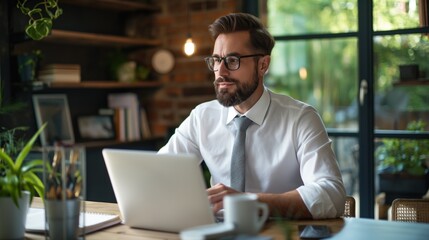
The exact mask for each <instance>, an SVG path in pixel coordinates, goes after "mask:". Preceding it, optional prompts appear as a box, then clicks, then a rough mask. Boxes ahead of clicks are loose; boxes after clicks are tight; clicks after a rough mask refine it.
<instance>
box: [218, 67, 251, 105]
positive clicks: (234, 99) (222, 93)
mask: <svg viewBox="0 0 429 240" xmlns="http://www.w3.org/2000/svg"><path fill="white" fill-rule="evenodd" d="M221 82H231V83H234V84H235V86H236V88H237V89H236V90H235V91H233V92H229V91H228V89H219V87H218V83H221ZM214 85H215V91H216V98H217V100H218V101H219V103H220V104H222V105H223V106H225V107H231V106H235V105H238V104H240V103H242V102H244V101H246V100H247V99H248V98H249V97H250V96H251V95H252V94H253V92H255V90H256V89H257V88H258V85H259V79H258V74H257V73H256V72H255V73H254V74H253V76H252V81H250V82H249V83H241V82H240V81H239V80H237V79H233V78H228V77H219V78H217V79H216V80H215V81H214Z"/></svg>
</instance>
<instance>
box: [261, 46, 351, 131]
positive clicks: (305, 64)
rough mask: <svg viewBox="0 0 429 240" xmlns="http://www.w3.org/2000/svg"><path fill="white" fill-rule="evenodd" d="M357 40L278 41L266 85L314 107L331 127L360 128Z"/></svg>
mask: <svg viewBox="0 0 429 240" xmlns="http://www.w3.org/2000/svg"><path fill="white" fill-rule="evenodd" d="M356 45H357V40H356V39H350V38H347V39H328V40H326V39H324V40H311V41H288V42H277V43H276V46H275V47H274V49H273V52H272V56H271V57H272V59H271V66H270V70H269V71H268V75H267V77H266V80H265V84H266V85H267V86H268V87H269V88H270V89H272V90H273V91H275V92H280V93H283V94H286V95H289V96H291V97H293V98H295V99H298V100H300V101H303V102H306V103H309V104H311V105H312V106H314V107H315V108H316V109H317V110H318V111H319V113H320V115H321V116H322V118H323V121H324V123H325V125H326V126H327V127H330V128H334V127H335V128H344V129H350V130H356V129H357V127H358V124H357V118H358V107H357V103H356V93H357V82H358V81H357V48H356Z"/></svg>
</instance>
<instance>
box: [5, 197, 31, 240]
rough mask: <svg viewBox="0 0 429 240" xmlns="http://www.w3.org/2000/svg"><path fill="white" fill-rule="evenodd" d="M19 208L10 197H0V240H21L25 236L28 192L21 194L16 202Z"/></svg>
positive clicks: (28, 203) (28, 201) (28, 205)
mask: <svg viewBox="0 0 429 240" xmlns="http://www.w3.org/2000/svg"><path fill="white" fill-rule="evenodd" d="M18 202H19V208H18V207H17V206H16V205H15V203H14V202H13V200H12V198H11V197H0V212H1V218H2V222H1V224H0V239H23V238H24V235H25V222H26V220H27V212H28V208H29V207H30V192H27V191H25V192H22V196H21V198H20V199H19V200H18Z"/></svg>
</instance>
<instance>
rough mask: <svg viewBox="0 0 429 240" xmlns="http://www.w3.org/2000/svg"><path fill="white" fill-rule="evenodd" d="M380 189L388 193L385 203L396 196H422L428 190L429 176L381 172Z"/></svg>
mask: <svg viewBox="0 0 429 240" xmlns="http://www.w3.org/2000/svg"><path fill="white" fill-rule="evenodd" d="M378 176H379V180H380V182H379V184H380V185H379V189H380V192H384V193H385V194H386V199H385V204H391V203H392V201H393V200H395V199H396V198H421V197H422V196H423V195H425V193H426V192H427V190H428V187H429V176H428V175H427V174H426V175H421V176H415V175H411V174H407V173H380V174H378Z"/></svg>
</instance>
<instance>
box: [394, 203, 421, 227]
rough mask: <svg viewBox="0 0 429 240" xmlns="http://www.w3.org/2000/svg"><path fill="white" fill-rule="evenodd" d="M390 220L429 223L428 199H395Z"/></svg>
mask: <svg viewBox="0 0 429 240" xmlns="http://www.w3.org/2000/svg"><path fill="white" fill-rule="evenodd" d="M392 220H393V221H401V222H421V223H429V199H407V198H397V199H395V200H393V202H392Z"/></svg>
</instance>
